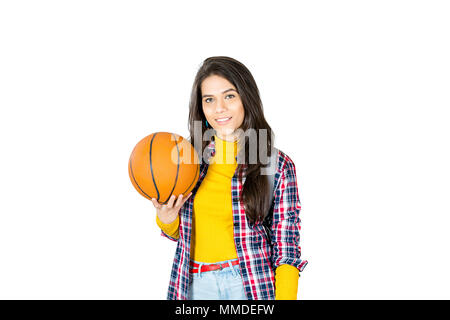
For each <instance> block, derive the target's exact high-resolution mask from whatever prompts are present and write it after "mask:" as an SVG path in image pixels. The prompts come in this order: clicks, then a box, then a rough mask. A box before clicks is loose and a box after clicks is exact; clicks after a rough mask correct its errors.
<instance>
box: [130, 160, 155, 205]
mask: <svg viewBox="0 0 450 320" xmlns="http://www.w3.org/2000/svg"><path fill="white" fill-rule="evenodd" d="M128 164H129V165H130V172H131V176H132V177H133V180H134V183H136V185H137V187H138V188H139V190H141V191H142V193H143V194H145V196H146V197H147V198H148V199H149V200H152V197H150V196H149V195H148V194H147V193H145V191H144V190H142V188H141V187H140V186H139V183H138V182H137V181H136V178H135V177H134V173H133V167H132V165H131V159H130V160H129V161H128Z"/></svg>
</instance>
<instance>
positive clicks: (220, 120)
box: [216, 117, 232, 125]
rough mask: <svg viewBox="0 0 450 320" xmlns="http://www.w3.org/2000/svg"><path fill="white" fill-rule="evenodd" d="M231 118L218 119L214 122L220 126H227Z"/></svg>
mask: <svg viewBox="0 0 450 320" xmlns="http://www.w3.org/2000/svg"><path fill="white" fill-rule="evenodd" d="M231 118H232V117H227V118H218V119H216V122H217V123H218V124H220V125H222V124H227V123H228V122H230V120H231Z"/></svg>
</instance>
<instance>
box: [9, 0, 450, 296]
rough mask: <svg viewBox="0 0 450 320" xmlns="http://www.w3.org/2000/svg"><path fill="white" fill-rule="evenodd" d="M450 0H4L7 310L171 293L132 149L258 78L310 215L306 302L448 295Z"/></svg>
mask: <svg viewBox="0 0 450 320" xmlns="http://www.w3.org/2000/svg"><path fill="white" fill-rule="evenodd" d="M449 16H450V5H449V4H448V2H446V1H308V2H300V1H277V2H276V3H275V2H273V1H234V0H233V1H164V2H156V1H154V2H151V1H39V2H38V1H2V2H1V4H0V46H1V50H0V107H1V113H0V130H1V131H0V133H1V138H0V139H1V149H0V150H1V158H0V161H1V162H0V164H1V165H0V197H1V201H0V214H1V215H0V298H1V299H166V294H167V287H168V283H169V277H170V270H171V266H172V261H173V255H174V252H175V247H176V243H175V242H172V241H170V240H168V239H166V238H163V237H162V236H161V235H160V230H159V228H158V227H157V226H156V222H155V211H154V208H153V205H152V204H151V203H150V202H149V201H148V200H146V199H145V198H143V197H142V196H140V195H139V194H138V193H137V192H136V191H135V190H134V188H133V187H132V184H131V182H130V180H129V177H128V171H127V164H128V158H129V156H130V153H131V151H132V149H133V147H134V145H135V144H136V143H137V142H138V141H139V140H140V139H142V138H143V137H145V136H146V135H148V134H150V133H152V132H156V131H171V132H176V133H178V134H181V135H183V136H185V137H187V135H188V130H187V118H188V103H189V96H190V91H191V86H192V83H193V80H194V76H195V74H196V72H197V70H198V67H199V66H200V64H201V63H202V61H203V60H204V59H205V58H207V57H209V56H214V55H226V56H230V57H233V58H235V59H237V60H239V61H241V62H242V63H244V64H245V65H246V66H247V67H248V68H249V69H250V71H251V72H252V74H253V76H254V78H255V80H256V82H257V84H258V87H259V90H260V92H261V97H262V100H263V104H264V110H265V114H266V118H267V120H268V122H269V124H270V126H271V127H272V128H273V129H274V131H275V134H276V145H277V146H278V147H279V148H280V149H281V150H283V151H284V152H285V153H287V154H288V155H289V156H290V157H291V158H292V159H293V160H294V162H295V165H296V169H297V175H298V184H299V192H300V198H301V202H302V211H301V218H302V237H301V242H302V257H303V258H304V259H307V260H308V261H309V264H308V266H307V267H306V268H305V270H304V271H303V272H302V273H301V278H300V281H299V294H298V298H299V299H444V298H445V299H449V298H450V292H449V290H450V289H449V288H450V275H449V272H448V271H449V269H450V258H449V254H448V252H449V244H450V235H449V232H448V228H449V224H450V204H449V195H450V182H449V181H450V169H449V165H448V164H449V163H450V152H449V137H450V129H449V120H450V118H449V107H450V95H449V88H450V62H449V61H450V59H449V57H450V44H449V39H450V19H449Z"/></svg>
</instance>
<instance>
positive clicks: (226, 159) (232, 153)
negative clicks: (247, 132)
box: [214, 135, 238, 164]
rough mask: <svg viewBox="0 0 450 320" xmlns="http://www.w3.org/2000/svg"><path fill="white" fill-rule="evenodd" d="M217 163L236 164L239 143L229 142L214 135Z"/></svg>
mask: <svg viewBox="0 0 450 320" xmlns="http://www.w3.org/2000/svg"><path fill="white" fill-rule="evenodd" d="M214 142H215V143H214V148H215V155H214V159H215V161H214V162H215V163H222V164H235V163H236V156H237V154H238V143H237V140H235V141H227V140H223V139H221V138H219V137H218V136H217V135H214Z"/></svg>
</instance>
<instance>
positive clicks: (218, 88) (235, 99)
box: [201, 75, 245, 141]
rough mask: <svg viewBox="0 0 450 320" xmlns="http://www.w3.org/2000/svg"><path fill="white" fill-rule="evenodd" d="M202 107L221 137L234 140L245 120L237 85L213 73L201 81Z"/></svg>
mask: <svg viewBox="0 0 450 320" xmlns="http://www.w3.org/2000/svg"><path fill="white" fill-rule="evenodd" d="M201 92H202V108H203V113H204V114H205V116H206V120H207V121H208V123H209V124H210V125H211V126H212V127H213V128H214V129H215V131H216V134H217V136H218V137H219V138H221V139H223V140H228V141H234V140H235V139H236V138H237V137H236V135H235V132H234V131H235V130H236V129H237V128H239V127H240V125H241V124H242V122H243V121H244V115H245V111H244V106H243V104H242V101H241V97H240V95H239V93H238V92H237V90H236V87H235V86H233V85H232V84H231V82H229V81H228V80H227V79H225V78H223V77H220V76H217V75H211V76H209V77H207V78H206V79H205V80H203V82H202V83H201Z"/></svg>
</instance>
